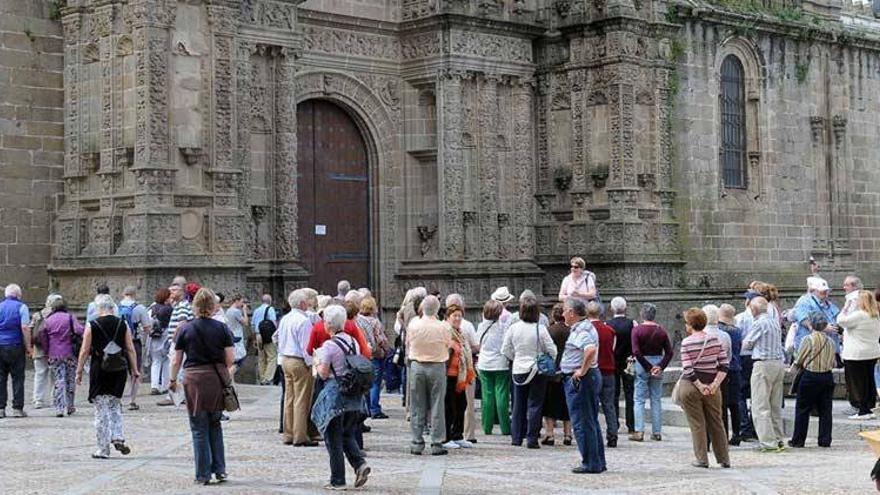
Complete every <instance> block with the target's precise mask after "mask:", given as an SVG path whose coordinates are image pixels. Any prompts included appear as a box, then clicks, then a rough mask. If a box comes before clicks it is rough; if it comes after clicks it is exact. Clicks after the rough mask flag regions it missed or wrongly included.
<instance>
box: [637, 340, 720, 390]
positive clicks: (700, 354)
mask: <svg viewBox="0 0 880 495" xmlns="http://www.w3.org/2000/svg"><path fill="white" fill-rule="evenodd" d="M709 338H710V336H709V335H706V338H705V339H703V348H702V349H700V353H699V354H697V359H694V362H695V363H696V362H697V361H699V360H700V358H701V357H703V351H705V350H706V344H708V343H709ZM648 372H650V370H648ZM683 373H684V369H682V374H683ZM683 379H684V378H683V377H681V376H680V377H678V381H677V382H675V386H674V387H672V394H671V397H672V403H673V404H675V405H676V406H680V405H681V381H682V380H683Z"/></svg>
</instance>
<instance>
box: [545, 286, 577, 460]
mask: <svg viewBox="0 0 880 495" xmlns="http://www.w3.org/2000/svg"><path fill="white" fill-rule="evenodd" d="M550 321H551V323H550V328H548V329H547V331H548V332H549V333H550V338H551V339H553V343H554V344H556V367H557V368H559V363H560V361H562V354H563V352H565V342H566V341H567V340H568V335H569V333H570V332H571V330H570V329H569V328H568V325H566V324H565V318H564V317H563V316H562V303H559V304H557V305H555V306H553V310H552V312H551V313H550ZM560 378H561V377H560ZM543 414H544V438H543V439H542V440H541V443H542V444H543V445H554V444H555V443H556V432H555V430H556V422H557V421H562V434H563V439H562V443H563V444H565V445H571V421H570V420H569V415H568V405H567V404H566V403H565V389H564V388H563V386H562V380H561V379H560V380H550V381H549V382H548V383H547V394H546V395H545V396H544V409H543Z"/></svg>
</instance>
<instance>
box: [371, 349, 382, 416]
mask: <svg viewBox="0 0 880 495" xmlns="http://www.w3.org/2000/svg"><path fill="white" fill-rule="evenodd" d="M385 363H386V361H385V360H384V359H374V360H373V385H372V386H370V415H371V416H375V415H377V414H379V413H380V412H382V405H381V404H379V394H380V392H381V391H382V378H383V377H384V376H385Z"/></svg>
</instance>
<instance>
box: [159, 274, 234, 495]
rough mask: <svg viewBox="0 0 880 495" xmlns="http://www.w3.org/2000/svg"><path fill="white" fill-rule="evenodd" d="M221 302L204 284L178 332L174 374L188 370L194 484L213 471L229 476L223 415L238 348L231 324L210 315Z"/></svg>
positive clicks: (173, 386) (206, 479)
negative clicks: (188, 319)
mask: <svg viewBox="0 0 880 495" xmlns="http://www.w3.org/2000/svg"><path fill="white" fill-rule="evenodd" d="M216 304H217V303H216V295H215V294H214V292H213V291H211V289H206V288H204V287H203V288H200V289H199V290H198V292H196V295H195V296H194V297H193V300H192V305H193V313H194V316H195V319H193V320H192V321H190V322H189V323H186V324H184V326H183V327H182V329H181V330H180V331H179V332H178V334H177V343H176V344H175V346H174V350H175V353H174V362H173V363H172V364H171V376H174V377H176V376H177V372H178V371H179V370H180V367H181V364H182V365H183V369H184V375H183V385H184V387H183V391H184V393H185V394H186V409H187V412H189V429H190V431H191V432H192V442H193V457H194V458H195V463H196V478H195V482H196V483H197V484H201V485H207V484H209V483H210V482H211V474H213V475H214V478H215V479H216V480H217V482H218V483H222V482H224V481H226V478H227V475H226V456H225V453H224V447H223V428H222V426H221V423H220V417H221V416H222V414H223V409H224V401H223V387H224V385H226V384H228V383H229V382H230V381H231V377H230V375H229V368H230V367H231V366H232V362H233V360H234V357H235V349H234V344H233V342H232V331H230V330H229V327H228V326H226V325H225V324H223V323H220V322H219V321H217V320H214V319H213V318H211V316H212V315H213V314H214V311H215V309H216ZM184 355H186V361H185V362H184V360H183V357H184ZM179 386H180V385H179V384H178V383H177V380H176V379H172V380H171V383H170V384H169V387H170V388H171V390H172V391H175V390H177V387H179Z"/></svg>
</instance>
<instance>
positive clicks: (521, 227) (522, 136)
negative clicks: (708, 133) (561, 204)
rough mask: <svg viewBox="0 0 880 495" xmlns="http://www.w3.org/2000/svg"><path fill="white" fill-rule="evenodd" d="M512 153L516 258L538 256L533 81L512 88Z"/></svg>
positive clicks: (527, 79) (513, 220)
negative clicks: (535, 218) (515, 192)
mask: <svg viewBox="0 0 880 495" xmlns="http://www.w3.org/2000/svg"><path fill="white" fill-rule="evenodd" d="M512 99H513V101H512V107H513V149H514V157H515V158H514V162H515V174H516V182H515V183H516V189H517V199H518V201H517V202H516V211H515V212H514V218H513V219H512V221H511V223H512V227H513V228H514V229H515V239H516V253H515V254H516V258H517V259H532V258H534V256H535V236H534V204H533V202H532V201H531V198H532V197H534V195H535V162H534V156H535V154H534V139H533V132H532V122H534V114H533V110H532V109H533V108H534V81H533V80H532V79H530V78H521V79H519V80H515V81H514V84H513V97H512Z"/></svg>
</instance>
